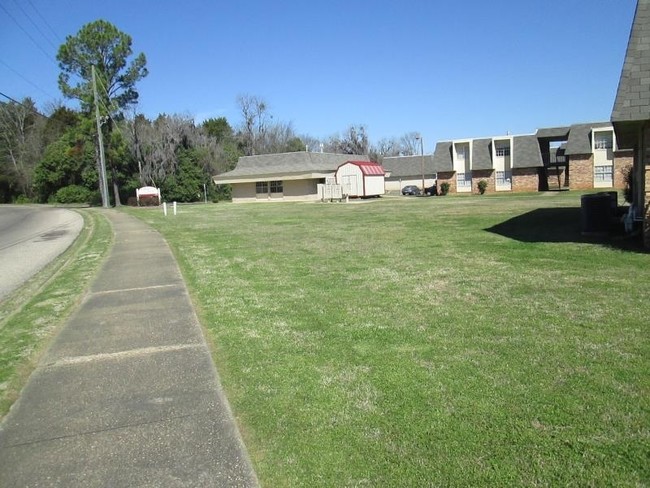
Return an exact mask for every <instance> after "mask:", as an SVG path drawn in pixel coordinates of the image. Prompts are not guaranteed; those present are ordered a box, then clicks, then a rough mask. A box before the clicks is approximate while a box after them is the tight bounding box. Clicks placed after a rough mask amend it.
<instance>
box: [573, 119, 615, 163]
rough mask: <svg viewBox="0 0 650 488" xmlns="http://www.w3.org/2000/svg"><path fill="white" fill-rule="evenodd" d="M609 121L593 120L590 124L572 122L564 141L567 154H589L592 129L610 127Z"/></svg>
mask: <svg viewBox="0 0 650 488" xmlns="http://www.w3.org/2000/svg"><path fill="white" fill-rule="evenodd" d="M611 126H612V124H611V123H610V122H593V123H590V124H574V125H572V126H571V130H570V131H569V138H568V140H567V143H566V152H565V154H566V155H567V156H571V155H574V154H591V152H592V150H591V133H592V131H593V129H598V128H601V127H611Z"/></svg>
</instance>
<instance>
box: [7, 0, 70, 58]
mask: <svg viewBox="0 0 650 488" xmlns="http://www.w3.org/2000/svg"><path fill="white" fill-rule="evenodd" d="M0 8H1V9H2V10H4V11H5V13H6V14H7V15H8V16H9V18H10V19H11V20H13V21H14V24H16V25H17V26H18V28H19V29H20V30H21V31H23V32H24V33H25V35H26V36H27V37H29V39H30V40H31V41H32V42H33V43H34V45H35V46H36V47H37V48H38V49H39V50H40V51H41V52H42V53H43V54H45V57H46V58H47V59H49V60H50V62H51V63H53V64H54V65H55V66H57V64H56V63H55V62H54V61H53V58H52V56H51V55H50V54H48V53H47V52H46V51H45V49H43V48H42V47H41V45H40V44H39V43H38V42H36V39H34V38H33V37H32V36H31V34H30V33H29V32H27V31H26V30H25V28H24V27H23V26H22V25H20V23H19V22H18V21H17V20H16V18H15V17H14V16H13V15H11V13H10V12H9V11H8V10H7V9H6V8H5V7H4V5H2V4H1V3H0ZM57 67H58V66H57Z"/></svg>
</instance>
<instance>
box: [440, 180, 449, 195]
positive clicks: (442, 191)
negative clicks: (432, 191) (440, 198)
mask: <svg viewBox="0 0 650 488" xmlns="http://www.w3.org/2000/svg"><path fill="white" fill-rule="evenodd" d="M447 193H449V183H447V182H446V181H445V182H444V183H440V194H441V195H446V194H447Z"/></svg>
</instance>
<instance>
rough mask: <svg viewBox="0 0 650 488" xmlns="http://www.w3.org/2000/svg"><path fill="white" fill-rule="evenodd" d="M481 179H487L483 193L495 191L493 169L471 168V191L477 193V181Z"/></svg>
mask: <svg viewBox="0 0 650 488" xmlns="http://www.w3.org/2000/svg"><path fill="white" fill-rule="evenodd" d="M481 180H485V181H487V184H488V185H487V188H486V189H485V193H494V192H495V191H497V187H496V179H495V174H494V170H493V169H473V170H472V193H473V194H475V195H478V194H479V191H478V182H479V181H481Z"/></svg>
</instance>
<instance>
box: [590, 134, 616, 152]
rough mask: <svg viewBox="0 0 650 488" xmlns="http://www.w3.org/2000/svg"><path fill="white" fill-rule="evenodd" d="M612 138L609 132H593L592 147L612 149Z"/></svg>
mask: <svg viewBox="0 0 650 488" xmlns="http://www.w3.org/2000/svg"><path fill="white" fill-rule="evenodd" d="M612 147H614V138H613V135H612V133H611V132H594V149H612Z"/></svg>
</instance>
